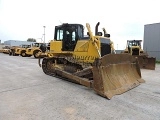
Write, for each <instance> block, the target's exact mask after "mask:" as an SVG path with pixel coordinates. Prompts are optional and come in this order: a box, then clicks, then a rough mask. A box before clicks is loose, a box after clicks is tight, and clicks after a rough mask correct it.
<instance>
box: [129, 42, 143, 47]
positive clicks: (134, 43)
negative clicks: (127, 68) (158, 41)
mask: <svg viewBox="0 0 160 120" xmlns="http://www.w3.org/2000/svg"><path fill="white" fill-rule="evenodd" d="M127 42H128V47H129V48H130V47H132V46H140V47H141V42H142V40H128V41H127Z"/></svg>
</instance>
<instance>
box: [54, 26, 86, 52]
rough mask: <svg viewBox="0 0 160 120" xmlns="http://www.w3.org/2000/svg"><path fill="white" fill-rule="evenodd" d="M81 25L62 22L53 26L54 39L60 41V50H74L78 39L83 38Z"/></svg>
mask: <svg viewBox="0 0 160 120" xmlns="http://www.w3.org/2000/svg"><path fill="white" fill-rule="evenodd" d="M83 31H84V30H83V25H81V24H63V25H60V26H56V27H55V36H54V39H55V40H56V41H62V51H74V48H75V46H76V43H77V41H78V40H80V39H81V38H83V36H84V34H83Z"/></svg>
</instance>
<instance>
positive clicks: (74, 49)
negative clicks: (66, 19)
mask: <svg viewBox="0 0 160 120" xmlns="http://www.w3.org/2000/svg"><path fill="white" fill-rule="evenodd" d="M99 24H100V23H99V22H98V23H97V24H96V27H95V35H93V33H92V31H91V28H90V25H89V23H86V27H87V30H88V32H87V34H88V36H85V35H84V26H83V25H82V24H68V23H63V24H62V25H59V26H55V34H54V40H51V41H50V48H49V52H48V53H47V56H46V57H44V58H42V59H43V60H42V63H41V58H39V61H38V62H39V66H40V67H42V70H43V72H44V73H45V74H47V75H50V76H55V77H61V78H62V79H63V78H64V79H67V80H69V81H71V82H75V83H78V84H80V85H84V86H86V87H89V88H92V89H93V90H94V91H95V92H96V93H97V94H99V95H101V96H103V97H106V98H108V99H111V98H112V97H113V96H114V95H118V94H122V93H124V92H126V91H128V90H130V89H132V88H134V87H136V86H138V85H140V83H143V82H145V81H144V80H143V79H142V78H141V71H140V67H139V64H138V60H137V59H136V58H135V57H133V56H132V55H129V54H115V52H114V47H113V42H112V41H111V40H110V34H108V33H106V31H105V29H103V31H104V32H103V33H104V34H103V33H102V32H99V31H98V26H99Z"/></svg>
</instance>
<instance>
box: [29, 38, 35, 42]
mask: <svg viewBox="0 0 160 120" xmlns="http://www.w3.org/2000/svg"><path fill="white" fill-rule="evenodd" d="M27 41H28V42H36V39H34V38H28V39H27Z"/></svg>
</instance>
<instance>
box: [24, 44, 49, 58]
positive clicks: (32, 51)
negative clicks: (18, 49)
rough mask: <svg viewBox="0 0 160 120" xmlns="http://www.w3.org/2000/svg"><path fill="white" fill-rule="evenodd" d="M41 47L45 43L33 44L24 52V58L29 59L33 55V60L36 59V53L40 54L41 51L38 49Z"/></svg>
mask: <svg viewBox="0 0 160 120" xmlns="http://www.w3.org/2000/svg"><path fill="white" fill-rule="evenodd" d="M41 46H46V43H34V44H33V45H32V47H30V48H27V50H26V52H25V56H28V57H30V56H32V55H34V57H35V58H38V57H39V54H38V53H39V52H41V49H40V47H41Z"/></svg>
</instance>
